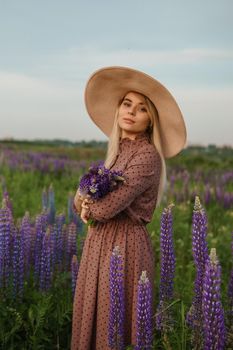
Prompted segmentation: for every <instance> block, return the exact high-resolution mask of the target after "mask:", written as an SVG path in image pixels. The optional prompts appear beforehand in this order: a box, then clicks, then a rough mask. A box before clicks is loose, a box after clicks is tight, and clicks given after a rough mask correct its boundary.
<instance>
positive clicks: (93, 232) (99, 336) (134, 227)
mask: <svg viewBox="0 0 233 350" xmlns="http://www.w3.org/2000/svg"><path fill="white" fill-rule="evenodd" d="M115 246H119V248H120V253H121V255H122V260H123V273H124V290H125V323H124V336H125V338H124V340H125V341H124V343H125V346H128V345H130V344H133V345H135V344H136V309H137V289H138V281H139V278H140V276H141V273H142V271H144V270H146V271H147V276H148V278H149V280H150V282H151V284H152V289H153V314H154V311H155V301H154V287H153V284H154V277H155V276H154V272H155V271H154V268H155V258H154V252H153V248H152V243H151V239H150V236H149V234H148V231H147V229H146V226H145V225H143V224H139V223H134V222H133V221H132V220H131V219H130V218H129V217H128V216H126V215H118V216H117V217H115V218H113V219H110V220H109V221H107V222H104V223H101V222H98V223H97V224H96V226H94V227H89V229H88V233H87V236H86V239H85V243H84V247H83V252H82V257H81V261H80V266H79V272H78V278H77V284H76V290H75V296H74V305H73V323H72V342H71V349H72V350H108V349H110V347H109V345H108V322H109V309H110V297H109V270H110V258H111V254H112V251H113V249H114V247H115Z"/></svg>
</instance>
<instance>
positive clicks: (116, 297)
mask: <svg viewBox="0 0 233 350" xmlns="http://www.w3.org/2000/svg"><path fill="white" fill-rule="evenodd" d="M123 283H124V280H123V262H122V256H121V254H120V248H119V246H116V247H115V248H114V249H113V252H112V256H111V259H110V311H109V325H108V342H109V346H110V348H111V349H117V350H123V349H124V313H125V310H124V286H123Z"/></svg>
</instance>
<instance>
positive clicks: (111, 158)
mask: <svg viewBox="0 0 233 350" xmlns="http://www.w3.org/2000/svg"><path fill="white" fill-rule="evenodd" d="M141 95H142V94H141ZM142 96H143V97H144V98H145V103H146V106H147V108H148V115H149V118H150V126H149V127H148V129H147V130H146V132H147V133H148V135H149V139H150V142H151V143H152V144H153V145H154V146H155V148H156V149H157V151H158V153H159V155H160V158H161V163H162V169H161V175H160V181H159V188H158V195H157V201H156V208H157V207H158V206H159V205H160V203H161V201H162V197H163V194H164V191H165V189H166V186H167V172H166V163H165V159H164V155H163V150H162V145H161V136H160V125H159V118H158V112H157V109H156V108H155V106H154V104H153V103H152V102H151V101H150V99H149V98H148V97H146V96H144V95H142ZM123 99H124V98H123ZM123 99H121V100H120V101H119V104H118V106H117V108H116V112H115V118H114V123H113V128H112V132H111V134H110V137H109V142H108V150H107V156H106V160H105V166H106V168H110V167H111V166H112V165H113V164H114V162H115V160H116V156H117V154H118V151H119V141H120V137H121V129H120V127H119V124H118V113H119V107H120V105H121V103H122V101H123Z"/></svg>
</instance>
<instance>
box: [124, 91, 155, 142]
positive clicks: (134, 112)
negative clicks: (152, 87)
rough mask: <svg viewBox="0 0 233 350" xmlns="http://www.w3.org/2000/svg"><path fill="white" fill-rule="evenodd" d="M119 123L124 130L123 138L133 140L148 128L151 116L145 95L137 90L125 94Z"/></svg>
mask: <svg viewBox="0 0 233 350" xmlns="http://www.w3.org/2000/svg"><path fill="white" fill-rule="evenodd" d="M118 124H119V127H120V128H121V130H122V135H121V136H122V138H125V137H129V138H130V139H132V140H134V139H135V138H136V136H137V134H139V133H141V132H144V131H145V130H146V129H147V127H148V126H149V125H150V117H149V114H148V108H147V106H146V101H145V98H144V96H143V95H141V94H139V93H137V92H128V93H127V94H126V95H125V97H124V99H123V101H122V103H121V105H120V107H119V113H118Z"/></svg>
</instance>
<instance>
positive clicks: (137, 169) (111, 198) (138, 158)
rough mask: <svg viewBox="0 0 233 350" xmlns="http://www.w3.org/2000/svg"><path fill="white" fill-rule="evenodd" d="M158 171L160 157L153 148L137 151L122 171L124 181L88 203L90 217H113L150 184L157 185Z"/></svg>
mask: <svg viewBox="0 0 233 350" xmlns="http://www.w3.org/2000/svg"><path fill="white" fill-rule="evenodd" d="M160 173H161V159H160V155H159V153H158V152H157V151H156V150H155V149H150V150H149V151H146V152H137V153H136V154H135V155H134V156H133V158H132V159H131V160H130V161H129V163H128V165H127V167H126V169H125V171H124V174H123V176H124V178H125V180H126V181H125V183H123V184H119V186H118V188H117V189H115V190H113V191H112V192H110V193H108V194H107V195H106V196H105V197H103V198H101V199H100V200H98V201H95V202H94V203H92V204H90V217H91V218H92V219H94V220H97V221H100V222H104V221H106V220H109V219H111V218H113V217H114V216H116V215H117V214H118V213H120V212H121V211H123V210H124V209H126V208H127V207H129V206H130V205H131V203H132V202H133V201H134V200H135V199H136V198H137V197H139V196H140V195H142V194H143V193H144V192H145V191H146V190H148V189H150V188H151V186H157V187H158V186H159V180H160Z"/></svg>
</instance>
